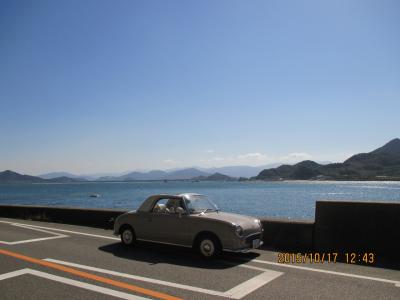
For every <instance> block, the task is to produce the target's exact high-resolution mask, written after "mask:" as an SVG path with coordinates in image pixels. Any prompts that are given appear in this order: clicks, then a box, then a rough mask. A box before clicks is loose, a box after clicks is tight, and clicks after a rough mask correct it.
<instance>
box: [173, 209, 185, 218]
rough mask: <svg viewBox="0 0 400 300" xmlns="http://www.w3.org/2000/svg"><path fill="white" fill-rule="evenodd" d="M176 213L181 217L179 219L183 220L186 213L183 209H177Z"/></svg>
mask: <svg viewBox="0 0 400 300" xmlns="http://www.w3.org/2000/svg"><path fill="white" fill-rule="evenodd" d="M175 212H176V213H177V214H178V215H179V218H182V215H183V214H184V213H185V210H184V209H183V208H182V207H177V208H176V209H175Z"/></svg>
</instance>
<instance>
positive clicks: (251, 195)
mask: <svg viewBox="0 0 400 300" xmlns="http://www.w3.org/2000/svg"><path fill="white" fill-rule="evenodd" d="M183 192H195V193H200V194H205V195H207V196H209V198H210V199H212V201H214V203H216V204H217V206H218V207H219V208H220V209H221V210H223V211H228V212H235V213H241V214H247V215H252V216H265V217H277V218H289V219H314V211H315V202H316V201H317V200H355V201H396V202H400V182H371V181H370V182H365V181H363V182H354V181H352V182H305V181H288V182H183V181H176V182H113V183H111V182H109V183H102V182H85V183H63V184H53V183H51V184H7V185H0V204H30V205H54V206H72V207H92V208H116V209H135V208H137V207H138V206H139V205H140V203H141V202H142V201H143V200H144V199H145V198H146V197H147V196H149V195H152V194H158V193H168V194H177V193H183ZM94 193H96V194H99V195H100V197H99V198H91V197H89V196H90V195H91V194H94Z"/></svg>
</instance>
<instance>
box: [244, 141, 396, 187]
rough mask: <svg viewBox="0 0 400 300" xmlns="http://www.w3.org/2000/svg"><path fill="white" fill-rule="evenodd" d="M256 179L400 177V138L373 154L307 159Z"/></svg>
mask: <svg viewBox="0 0 400 300" xmlns="http://www.w3.org/2000/svg"><path fill="white" fill-rule="evenodd" d="M252 179H256V180H310V179H311V180H400V139H398V138H397V139H394V140H391V141H390V142H389V143H387V144H385V145H384V146H382V147H380V148H378V149H376V150H374V151H371V152H369V153H360V154H356V155H353V156H352V157H350V158H349V159H347V160H346V161H344V162H343V163H333V164H327V165H321V164H318V163H316V162H313V161H310V160H306V161H302V162H300V163H297V164H295V165H282V166H280V167H278V168H271V169H265V170H263V171H261V172H260V174H258V175H257V176H256V177H253V178H252Z"/></svg>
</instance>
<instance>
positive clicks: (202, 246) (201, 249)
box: [196, 234, 222, 259]
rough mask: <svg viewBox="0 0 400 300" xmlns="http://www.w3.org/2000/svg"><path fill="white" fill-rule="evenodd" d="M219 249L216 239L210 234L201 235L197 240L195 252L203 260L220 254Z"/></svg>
mask: <svg viewBox="0 0 400 300" xmlns="http://www.w3.org/2000/svg"><path fill="white" fill-rule="evenodd" d="M221 248H222V247H221V243H220V241H219V240H218V238H217V237H215V236H213V235H211V234H207V235H202V236H200V237H199V238H198V239H197V243H196V249H197V252H198V253H199V254H200V255H201V257H203V258H205V259H211V258H215V257H217V256H218V255H219V254H220V253H221Z"/></svg>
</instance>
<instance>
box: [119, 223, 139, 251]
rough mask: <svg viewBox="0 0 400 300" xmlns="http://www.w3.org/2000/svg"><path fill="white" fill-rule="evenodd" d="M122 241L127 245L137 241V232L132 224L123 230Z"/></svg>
mask: <svg viewBox="0 0 400 300" xmlns="http://www.w3.org/2000/svg"><path fill="white" fill-rule="evenodd" d="M121 242H122V244H124V245H126V246H132V245H134V244H135V242H136V236H135V232H134V231H133V229H132V228H131V227H130V226H126V227H124V228H122V230H121Z"/></svg>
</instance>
